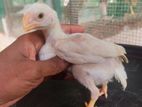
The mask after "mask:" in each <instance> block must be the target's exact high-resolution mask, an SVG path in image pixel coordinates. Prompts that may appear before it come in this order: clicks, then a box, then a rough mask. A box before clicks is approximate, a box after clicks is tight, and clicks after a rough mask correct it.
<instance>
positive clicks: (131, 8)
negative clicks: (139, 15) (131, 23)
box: [130, 5, 135, 16]
mask: <svg viewBox="0 0 142 107" xmlns="http://www.w3.org/2000/svg"><path fill="white" fill-rule="evenodd" d="M130 12H131V15H132V16H135V12H134V9H133V6H132V5H131V6H130Z"/></svg>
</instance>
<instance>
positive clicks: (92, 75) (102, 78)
mask: <svg viewBox="0 0 142 107" xmlns="http://www.w3.org/2000/svg"><path fill="white" fill-rule="evenodd" d="M37 8H38V9H37ZM33 9H35V10H34V12H33ZM29 13H32V14H33V16H34V17H33V18H32V17H31V15H30V17H29V16H28V18H29V20H30V24H29V23H28V24H29V25H26V24H27V22H24V25H25V26H24V27H25V29H27V30H33V29H37V28H39V27H45V26H48V28H47V29H43V33H44V35H45V37H46V43H45V45H44V46H43V47H42V48H41V50H40V52H39V57H40V60H47V59H50V58H52V57H54V56H56V55H57V56H59V57H60V58H62V59H64V60H66V61H68V62H70V63H72V64H74V65H73V66H72V73H73V75H74V77H75V78H76V79H77V80H78V81H79V82H80V83H81V84H82V85H84V86H85V87H86V88H88V89H89V90H90V91H91V99H92V100H91V101H90V102H89V104H88V105H86V106H87V107H93V106H94V104H95V102H96V100H97V99H98V98H99V96H100V95H102V94H105V95H106V97H107V83H108V82H109V81H111V80H112V78H113V77H115V78H116V79H117V80H118V81H119V82H121V84H122V86H123V89H125V88H126V86H127V81H126V80H127V75H126V72H125V70H124V67H123V64H122V61H123V60H126V61H127V58H126V56H125V54H126V51H125V49H124V48H123V47H122V46H119V45H116V44H114V43H110V42H106V41H103V40H100V39H97V38H95V37H93V36H92V35H90V34H86V33H74V34H65V33H64V32H63V31H62V28H61V26H60V23H59V20H58V18H57V14H56V12H55V11H54V10H52V9H51V8H49V7H48V6H47V5H45V4H41V3H36V4H33V5H31V6H30V7H29V8H28V9H27V10H26V11H25V13H24V17H26V20H24V21H27V15H28V14H29ZM41 13H42V14H43V16H44V17H43V18H41V17H38V16H39V14H40V15H41ZM35 17H36V18H38V19H35ZM33 25H34V26H33ZM96 85H102V92H101V93H100V91H99V89H98V88H97V86H96Z"/></svg>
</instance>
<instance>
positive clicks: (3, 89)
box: [0, 25, 84, 107]
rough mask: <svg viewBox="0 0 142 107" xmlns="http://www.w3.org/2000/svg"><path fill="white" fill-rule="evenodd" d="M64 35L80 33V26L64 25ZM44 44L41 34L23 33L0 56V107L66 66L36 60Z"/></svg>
mask: <svg viewBox="0 0 142 107" xmlns="http://www.w3.org/2000/svg"><path fill="white" fill-rule="evenodd" d="M63 29H64V31H65V32H67V33H75V32H83V31H84V29H83V28H81V27H80V26H75V25H72V26H69V25H64V26H63ZM43 44H44V36H43V34H42V32H41V31H36V32H33V33H29V34H25V35H22V36H21V37H19V38H18V39H17V40H16V41H15V42H14V43H13V44H11V45H10V46H9V47H7V48H6V49H5V50H4V51H2V52H1V53H0V107H9V106H10V105H12V104H14V103H15V102H17V101H18V100H20V99H21V98H22V97H24V96H25V95H27V94H28V93H29V92H30V91H31V90H33V89H34V88H36V87H37V86H38V85H39V84H40V83H42V82H43V80H44V78H45V77H48V76H52V75H55V74H58V73H60V72H62V71H63V70H64V69H65V68H67V67H68V66H69V64H68V63H67V62H66V61H64V60H62V59H60V58H58V57H54V58H52V59H50V60H47V61H39V60H37V55H38V52H39V50H40V48H41V47H42V45H43Z"/></svg>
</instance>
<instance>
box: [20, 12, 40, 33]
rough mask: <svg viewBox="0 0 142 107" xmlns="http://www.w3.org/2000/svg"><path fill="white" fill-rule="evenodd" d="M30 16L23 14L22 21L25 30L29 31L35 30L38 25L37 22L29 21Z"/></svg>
mask: <svg viewBox="0 0 142 107" xmlns="http://www.w3.org/2000/svg"><path fill="white" fill-rule="evenodd" d="M31 17H32V15H30V14H29V15H24V17H23V20H22V23H23V28H24V31H25V32H28V31H31V30H35V29H36V28H38V27H39V25H38V24H35V23H31V22H30V18H31Z"/></svg>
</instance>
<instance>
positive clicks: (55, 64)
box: [36, 57, 69, 77]
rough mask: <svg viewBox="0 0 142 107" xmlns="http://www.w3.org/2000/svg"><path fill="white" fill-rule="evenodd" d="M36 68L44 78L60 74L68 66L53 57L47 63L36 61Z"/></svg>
mask: <svg viewBox="0 0 142 107" xmlns="http://www.w3.org/2000/svg"><path fill="white" fill-rule="evenodd" d="M36 66H37V67H38V71H39V72H41V73H42V75H43V76H44V77H46V76H52V75H56V74H58V73H60V72H62V71H63V70H64V69H65V68H67V67H68V66H69V64H68V63H67V62H66V61H64V60H61V59H60V58H58V57H54V58H52V59H50V60H47V61H37V63H36Z"/></svg>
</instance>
